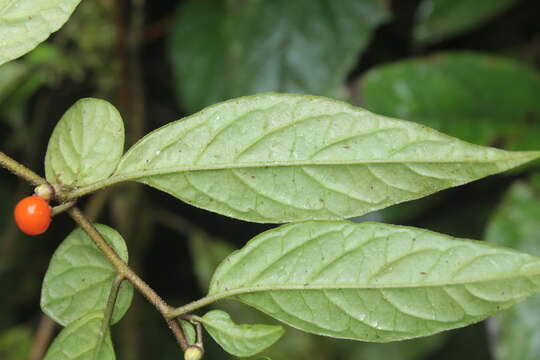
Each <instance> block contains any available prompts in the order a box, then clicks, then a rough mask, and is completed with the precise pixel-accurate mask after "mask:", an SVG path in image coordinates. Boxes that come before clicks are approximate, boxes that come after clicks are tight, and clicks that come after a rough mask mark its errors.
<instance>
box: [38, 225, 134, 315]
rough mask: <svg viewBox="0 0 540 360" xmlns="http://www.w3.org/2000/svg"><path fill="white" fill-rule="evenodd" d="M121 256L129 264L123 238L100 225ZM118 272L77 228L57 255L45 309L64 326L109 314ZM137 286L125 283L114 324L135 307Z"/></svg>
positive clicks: (46, 287) (44, 297)
mask: <svg viewBox="0 0 540 360" xmlns="http://www.w3.org/2000/svg"><path fill="white" fill-rule="evenodd" d="M96 228H97V229H98V231H99V233H100V234H101V235H103V237H104V238H105V239H106V240H107V242H108V243H109V245H111V246H112V248H113V249H114V250H115V251H116V253H117V254H118V256H120V258H121V259H122V260H124V261H125V262H127V260H128V253H127V248H126V244H125V242H124V239H122V236H121V235H120V234H119V233H118V232H116V231H115V230H114V229H111V228H110V227H108V226H106V225H101V224H96ZM116 274H117V272H116V269H115V268H114V266H113V265H112V264H111V263H110V262H109V261H108V260H107V258H106V257H105V256H104V255H103V253H102V252H101V251H100V250H99V249H98V248H97V247H96V245H94V243H93V242H92V240H90V238H89V237H88V235H86V233H85V232H84V231H83V230H82V229H80V228H77V229H75V230H73V231H72V232H71V234H69V235H68V236H67V237H66V239H65V240H64V241H63V242H62V244H61V245H60V246H59V247H58V249H57V250H56V251H55V253H54V255H53V257H52V259H51V263H50V264H49V268H48V269H47V273H46V274H45V279H44V280H43V288H42V290H41V309H42V310H43V312H45V313H46V314H47V315H49V316H50V317H51V318H52V319H54V320H55V321H56V322H58V323H60V324H62V325H68V324H70V323H71V322H73V321H75V320H76V319H78V318H80V317H81V316H83V315H86V314H87V313H89V312H93V311H96V310H105V308H106V305H107V299H108V298H109V293H110V291H111V286H112V284H113V281H114V278H115V276H116ZM132 297H133V286H132V285H131V283H130V282H129V281H124V282H122V285H121V286H120V291H119V292H118V297H117V300H116V305H115V308H114V313H113V316H112V319H111V323H113V324H114V323H116V322H118V321H119V320H120V319H121V318H122V317H123V316H124V314H125V313H126V311H127V309H128V308H129V306H130V305H131V298H132Z"/></svg>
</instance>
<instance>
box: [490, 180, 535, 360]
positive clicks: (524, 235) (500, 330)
mask: <svg viewBox="0 0 540 360" xmlns="http://www.w3.org/2000/svg"><path fill="white" fill-rule="evenodd" d="M538 234H540V188H539V187H533V186H531V185H528V184H526V183H516V184H514V185H513V186H512V187H511V188H510V189H509V191H508V193H507V194H506V196H505V198H504V200H503V202H502V204H501V206H500V207H499V209H498V210H497V211H496V213H495V214H494V216H493V218H492V219H491V222H490V223H489V225H488V227H487V230H486V240H488V241H490V242H493V243H495V244H498V245H503V246H509V247H512V248H515V249H518V250H520V251H526V252H528V253H531V254H536V255H540V241H539V237H538ZM539 308H540V296H539V295H538V294H537V295H534V296H533V297H531V298H530V299H527V300H525V301H523V302H522V303H520V304H517V305H516V306H514V307H513V308H511V309H509V310H508V311H505V312H503V313H501V314H498V315H497V316H495V317H494V318H493V319H492V322H491V323H490V325H491V327H492V331H494V332H495V333H494V338H495V339H496V342H495V344H494V345H495V347H494V349H495V351H494V355H495V358H496V359H497V360H512V359H516V360H517V359H519V360H534V359H538V358H540V340H539V339H540V314H539V313H538V309H539Z"/></svg>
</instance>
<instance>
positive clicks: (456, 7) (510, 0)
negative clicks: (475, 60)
mask: <svg viewBox="0 0 540 360" xmlns="http://www.w3.org/2000/svg"><path fill="white" fill-rule="evenodd" d="M517 1H518V0H423V1H422V2H421V3H420V6H419V7H418V10H417V13H416V24H415V27H414V30H413V37H414V40H415V41H416V42H418V43H432V42H436V41H440V40H444V39H445V38H448V37H452V36H455V35H458V34H460V33H462V32H465V31H467V30H469V29H472V28H474V27H476V26H478V25H481V24H482V23H484V22H486V21H487V20H489V19H491V18H492V17H495V16H497V15H499V14H500V13H502V12H503V11H505V10H506V9H508V8H510V6H512V5H513V4H515V3H516V2H517Z"/></svg>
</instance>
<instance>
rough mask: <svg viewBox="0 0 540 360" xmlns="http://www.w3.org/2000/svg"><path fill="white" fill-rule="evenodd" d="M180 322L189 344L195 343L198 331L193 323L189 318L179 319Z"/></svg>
mask: <svg viewBox="0 0 540 360" xmlns="http://www.w3.org/2000/svg"><path fill="white" fill-rule="evenodd" d="M178 322H179V323H180V326H181V327H182V331H183V332H184V336H185V337H186V340H187V343H188V345H193V344H195V342H196V341H197V333H196V331H195V327H194V326H193V324H191V323H190V322H189V321H187V320H182V319H178Z"/></svg>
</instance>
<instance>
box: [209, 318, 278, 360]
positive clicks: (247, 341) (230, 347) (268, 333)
mask: <svg viewBox="0 0 540 360" xmlns="http://www.w3.org/2000/svg"><path fill="white" fill-rule="evenodd" d="M202 321H203V325H204V328H205V329H206V330H207V331H208V332H209V333H210V335H212V337H213V338H214V340H216V342H217V343H218V344H219V345H221V347H222V348H223V349H224V350H225V351H227V352H228V353H229V354H232V355H236V356H240V357H247V356H252V355H255V354H258V353H260V352H261V351H263V350H264V349H266V348H267V347H269V346H271V345H272V344H274V343H275V342H276V341H278V340H279V338H280V337H281V336H282V335H283V334H284V333H285V330H283V328H282V327H281V326H276V325H245V324H244V325H236V324H235V323H234V322H233V321H232V320H231V317H230V316H229V314H227V313H226V312H224V311H221V310H212V311H210V312H208V313H206V314H205V315H204V317H203V318H202Z"/></svg>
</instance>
